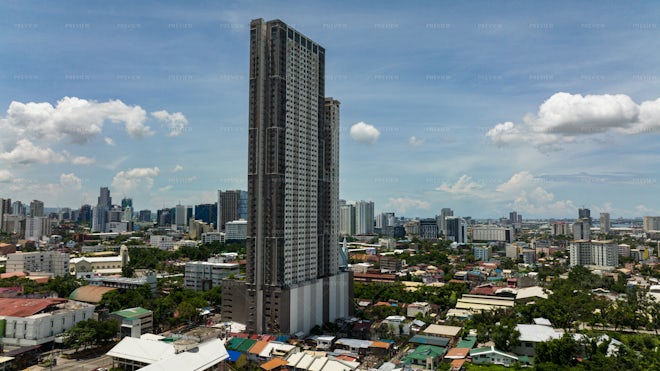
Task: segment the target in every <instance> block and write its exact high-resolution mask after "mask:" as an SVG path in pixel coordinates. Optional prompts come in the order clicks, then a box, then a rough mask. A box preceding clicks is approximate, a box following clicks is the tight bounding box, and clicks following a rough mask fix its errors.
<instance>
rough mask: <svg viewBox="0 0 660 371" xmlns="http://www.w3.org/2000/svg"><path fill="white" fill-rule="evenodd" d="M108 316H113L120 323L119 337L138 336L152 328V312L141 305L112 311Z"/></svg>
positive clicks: (150, 330)
mask: <svg viewBox="0 0 660 371" xmlns="http://www.w3.org/2000/svg"><path fill="white" fill-rule="evenodd" d="M110 318H114V319H116V320H117V321H118V322H119V323H120V328H119V336H120V338H123V337H126V336H130V337H134V338H139V337H140V336H142V335H144V334H148V333H151V332H152V331H153V328H154V312H152V311H150V310H149V309H144V308H141V307H135V308H128V309H123V310H120V311H116V312H112V313H110Z"/></svg>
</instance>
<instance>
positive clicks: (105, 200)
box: [97, 187, 112, 209]
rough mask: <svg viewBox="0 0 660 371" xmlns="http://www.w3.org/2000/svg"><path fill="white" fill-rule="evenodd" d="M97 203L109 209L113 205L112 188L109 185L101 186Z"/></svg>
mask: <svg viewBox="0 0 660 371" xmlns="http://www.w3.org/2000/svg"><path fill="white" fill-rule="evenodd" d="M97 205H100V206H103V207H105V208H107V209H109V208H111V207H112V197H110V189H108V187H101V190H100V194H99V198H98V203H97Z"/></svg>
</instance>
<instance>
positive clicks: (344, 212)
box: [339, 204, 355, 236]
mask: <svg viewBox="0 0 660 371" xmlns="http://www.w3.org/2000/svg"><path fill="white" fill-rule="evenodd" d="M339 234H340V235H342V236H352V235H354V234H355V205H353V204H347V205H341V206H339Z"/></svg>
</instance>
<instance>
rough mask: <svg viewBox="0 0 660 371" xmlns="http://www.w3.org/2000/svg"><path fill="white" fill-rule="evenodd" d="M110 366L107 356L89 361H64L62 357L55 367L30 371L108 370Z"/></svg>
mask: <svg viewBox="0 0 660 371" xmlns="http://www.w3.org/2000/svg"><path fill="white" fill-rule="evenodd" d="M111 366H112V357H110V356H107V355H102V356H100V357H96V358H89V359H81V360H75V359H66V358H62V357H58V358H57V366H53V367H52V368H51V367H40V366H33V367H31V368H30V370H31V371H37V370H42V371H46V370H53V371H90V370H93V369H95V368H97V367H106V368H108V369H109V368H110V367H111Z"/></svg>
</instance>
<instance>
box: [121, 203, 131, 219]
mask: <svg viewBox="0 0 660 371" xmlns="http://www.w3.org/2000/svg"><path fill="white" fill-rule="evenodd" d="M131 220H133V207H131V206H126V207H125V208H124V212H123V213H122V216H121V221H122V222H130V221H131Z"/></svg>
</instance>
